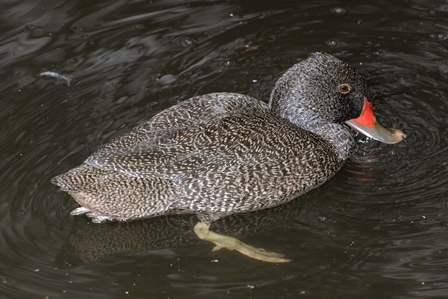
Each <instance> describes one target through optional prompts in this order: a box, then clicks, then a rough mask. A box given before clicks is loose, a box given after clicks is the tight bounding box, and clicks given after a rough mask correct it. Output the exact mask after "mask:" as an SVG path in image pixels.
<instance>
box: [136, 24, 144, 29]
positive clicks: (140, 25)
mask: <svg viewBox="0 0 448 299" xmlns="http://www.w3.org/2000/svg"><path fill="white" fill-rule="evenodd" d="M143 28H145V25H143V24H137V25H135V26H134V29H137V30H141V29H143Z"/></svg>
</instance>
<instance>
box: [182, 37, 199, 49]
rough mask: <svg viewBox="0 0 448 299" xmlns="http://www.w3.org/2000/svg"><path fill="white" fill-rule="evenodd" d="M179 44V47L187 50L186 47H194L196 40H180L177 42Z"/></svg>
mask: <svg viewBox="0 0 448 299" xmlns="http://www.w3.org/2000/svg"><path fill="white" fill-rule="evenodd" d="M179 43H180V44H181V46H183V47H185V48H187V47H191V46H194V45H195V44H196V40H195V39H193V38H188V37H187V38H184V39H183V40H181V41H180V42H179Z"/></svg>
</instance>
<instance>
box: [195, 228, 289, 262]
mask: <svg viewBox="0 0 448 299" xmlns="http://www.w3.org/2000/svg"><path fill="white" fill-rule="evenodd" d="M194 233H195V234H196V235H197V236H198V237H199V238H200V239H202V240H205V241H209V242H213V243H215V244H216V246H215V247H214V248H213V250H212V251H217V250H220V249H221V248H227V249H229V250H236V251H239V252H241V253H242V254H244V255H247V256H248V257H251V258H253V259H256V260H260V261H264V262H269V263H288V262H290V261H291V260H289V259H284V258H282V256H283V255H282V254H279V253H275V252H269V251H265V250H264V249H261V248H255V247H253V246H250V245H247V244H245V243H243V242H241V241H240V240H238V239H236V238H233V237H229V236H224V235H220V234H217V233H214V232H212V231H210V225H209V224H205V223H202V222H199V223H197V224H196V225H195V226H194Z"/></svg>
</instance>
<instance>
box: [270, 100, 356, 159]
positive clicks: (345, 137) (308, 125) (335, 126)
mask: <svg viewBox="0 0 448 299" xmlns="http://www.w3.org/2000/svg"><path fill="white" fill-rule="evenodd" d="M269 109H270V110H271V112H272V113H274V114H276V115H277V116H279V117H281V118H283V119H286V120H288V121H289V122H291V123H293V124H294V125H296V126H297V127H299V128H302V129H305V130H307V131H310V132H313V133H315V134H317V135H319V136H321V137H322V138H324V139H325V140H326V141H328V142H329V143H331V144H332V145H333V146H334V147H335V149H336V151H337V153H338V157H339V159H340V160H341V162H342V161H345V160H346V159H347V158H348V156H349V155H350V152H351V149H352V148H353V146H354V144H355V141H354V138H353V135H352V133H351V130H350V128H348V127H347V126H346V125H344V124H339V123H332V122H328V121H325V120H323V119H322V118H321V117H320V116H319V115H318V113H317V112H316V111H312V110H309V108H308V107H298V106H295V107H292V106H289V107H287V109H281V108H279V107H278V106H277V107H276V105H275V104H273V103H272V98H271V101H270V102H269Z"/></svg>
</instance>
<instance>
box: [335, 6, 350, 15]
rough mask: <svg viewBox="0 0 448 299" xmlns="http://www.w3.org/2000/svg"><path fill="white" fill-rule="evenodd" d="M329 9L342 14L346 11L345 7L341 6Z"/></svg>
mask: <svg viewBox="0 0 448 299" xmlns="http://www.w3.org/2000/svg"><path fill="white" fill-rule="evenodd" d="M331 11H332V12H333V13H337V14H343V13H346V12H347V9H345V8H343V7H333V8H332V9H331Z"/></svg>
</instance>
